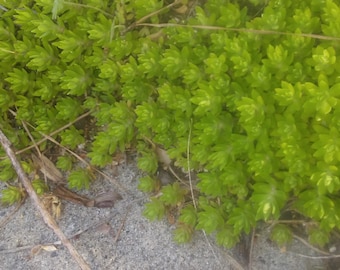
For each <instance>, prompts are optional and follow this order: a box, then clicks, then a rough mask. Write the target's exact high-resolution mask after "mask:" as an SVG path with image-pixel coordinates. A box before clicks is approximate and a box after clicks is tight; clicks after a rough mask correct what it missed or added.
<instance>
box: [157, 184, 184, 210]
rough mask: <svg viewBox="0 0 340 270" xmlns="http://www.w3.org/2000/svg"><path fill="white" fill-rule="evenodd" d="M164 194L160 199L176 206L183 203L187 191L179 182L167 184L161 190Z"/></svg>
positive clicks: (166, 203)
mask: <svg viewBox="0 0 340 270" xmlns="http://www.w3.org/2000/svg"><path fill="white" fill-rule="evenodd" d="M161 192H162V196H161V197H160V200H161V201H162V202H164V204H165V205H170V206H176V205H177V204H179V203H181V202H182V201H183V199H184V195H185V194H186V191H185V190H184V189H183V188H181V187H180V185H179V184H178V183H174V184H172V185H167V186H165V187H163V188H162V190H161Z"/></svg>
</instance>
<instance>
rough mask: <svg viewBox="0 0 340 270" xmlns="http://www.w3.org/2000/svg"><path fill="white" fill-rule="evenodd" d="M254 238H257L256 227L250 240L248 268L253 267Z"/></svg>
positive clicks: (249, 269)
mask: <svg viewBox="0 0 340 270" xmlns="http://www.w3.org/2000/svg"><path fill="white" fill-rule="evenodd" d="M254 240H255V228H253V231H252V233H251V240H250V248H249V258H248V260H249V261H248V270H251V269H253V249H254Z"/></svg>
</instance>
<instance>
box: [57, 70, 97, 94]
mask: <svg viewBox="0 0 340 270" xmlns="http://www.w3.org/2000/svg"><path fill="white" fill-rule="evenodd" d="M90 84H91V77H90V76H89V74H87V72H86V71H85V70H84V68H82V67H81V66H79V65H78V64H72V65H71V66H69V67H68V69H67V70H65V72H64V77H63V80H62V83H61V85H60V86H61V88H62V89H65V90H68V91H67V94H69V95H75V96H81V95H84V94H85V93H86V90H87V88H88V87H89V85H90Z"/></svg>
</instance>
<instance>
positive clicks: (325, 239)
mask: <svg viewBox="0 0 340 270" xmlns="http://www.w3.org/2000/svg"><path fill="white" fill-rule="evenodd" d="M308 240H309V241H310V243H311V244H316V245H318V246H320V247H324V246H325V245H326V244H327V243H329V233H327V232H325V231H323V230H320V229H313V230H312V231H310V232H309V237H308Z"/></svg>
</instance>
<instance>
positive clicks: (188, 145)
mask: <svg viewBox="0 0 340 270" xmlns="http://www.w3.org/2000/svg"><path fill="white" fill-rule="evenodd" d="M191 129H192V119H190V126H189V135H188V142H187V165H188V177H189V185H190V193H191V198H192V202H193V204H194V207H195V209H196V210H197V205H196V201H195V196H194V190H193V187H192V179H191V172H190V141H191Z"/></svg>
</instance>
